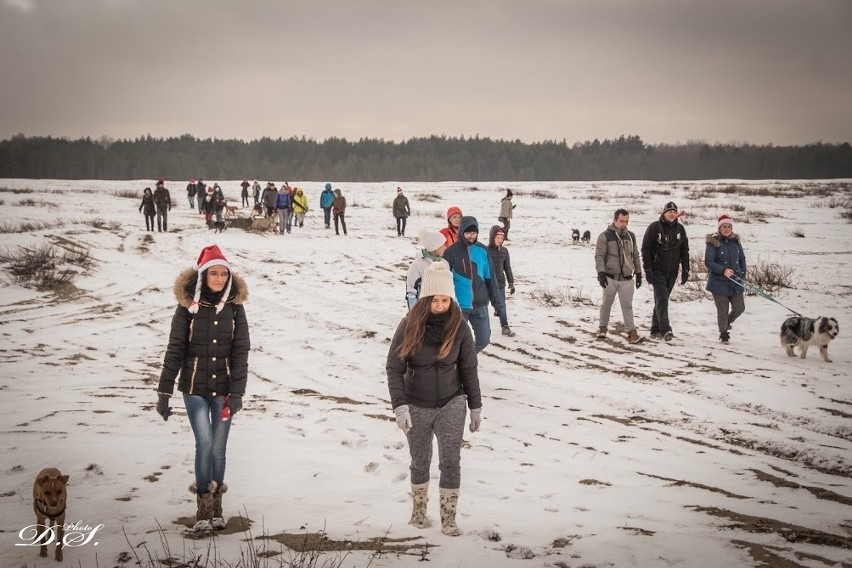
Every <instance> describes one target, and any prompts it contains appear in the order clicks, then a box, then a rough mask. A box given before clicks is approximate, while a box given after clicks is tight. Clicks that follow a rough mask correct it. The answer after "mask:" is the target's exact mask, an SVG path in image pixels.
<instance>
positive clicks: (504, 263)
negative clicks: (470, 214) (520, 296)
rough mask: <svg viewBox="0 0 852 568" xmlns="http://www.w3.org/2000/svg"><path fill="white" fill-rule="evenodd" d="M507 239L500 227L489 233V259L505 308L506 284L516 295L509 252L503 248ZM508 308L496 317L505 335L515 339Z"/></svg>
mask: <svg viewBox="0 0 852 568" xmlns="http://www.w3.org/2000/svg"><path fill="white" fill-rule="evenodd" d="M505 239H506V233H505V231H504V230H503V228H502V227H501V226H500V225H494V226H493V227H491V230H490V231H489V232H488V247H487V248H488V258H489V260H491V268H492V269H493V270H494V276H495V277H496V278H497V288H499V289H500V297H501V298H502V299H503V306H504V308H505V306H506V283H508V284H509V293H510V294H514V293H515V277H514V275H512V261H511V260H510V259H509V251H508V250H507V249H506V247H504V246H503V241H504V240H505ZM508 311H509V310H508V308H505V309H504V310H503V313H502V314H500V313H499V312H497V313H495V314H494V315H496V316H498V317H499V318H500V328H501V329H502V330H503V335H507V336H509V337H515V332H514V331H512V329H511V328H510V327H509V317H508Z"/></svg>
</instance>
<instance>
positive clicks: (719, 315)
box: [713, 293, 745, 333]
mask: <svg viewBox="0 0 852 568" xmlns="http://www.w3.org/2000/svg"><path fill="white" fill-rule="evenodd" d="M743 296H744V294H742V293H740V294H734V295H733V296H720V295H719V294H713V301H714V302H715V303H716V321H717V323H718V324H719V333H726V332H727V331H728V328H730V327H731V324H732V323H734V320H736V319H737V318H738V317H740V316H741V315H743V312H745V298H744V297H743ZM728 308H730V310H731V311H730V313H728Z"/></svg>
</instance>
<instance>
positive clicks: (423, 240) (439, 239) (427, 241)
mask: <svg viewBox="0 0 852 568" xmlns="http://www.w3.org/2000/svg"><path fill="white" fill-rule="evenodd" d="M417 238H418V239H420V244H421V245H423V248H424V249H426V250H427V251H428V252H432V251H433V250H438V249H439V248H441V246H442V245H443V244H444V243H445V242H446V239H445V238H444V235H442V234H441V233H439V232H438V231H430V230H428V229H421V230H420V232H419V233H417Z"/></svg>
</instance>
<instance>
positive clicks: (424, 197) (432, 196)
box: [417, 193, 442, 203]
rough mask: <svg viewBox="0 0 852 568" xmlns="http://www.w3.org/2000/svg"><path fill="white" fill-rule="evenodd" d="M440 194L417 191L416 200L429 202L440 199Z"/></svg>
mask: <svg viewBox="0 0 852 568" xmlns="http://www.w3.org/2000/svg"><path fill="white" fill-rule="evenodd" d="M441 199H442V198H441V196H440V195H438V194H437V193H418V194H417V200H418V201H427V202H429V203H434V202H436V201H441Z"/></svg>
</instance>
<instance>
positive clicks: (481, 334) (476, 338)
mask: <svg viewBox="0 0 852 568" xmlns="http://www.w3.org/2000/svg"><path fill="white" fill-rule="evenodd" d="M461 313H462V319H464V321H466V322H468V323H469V324H470V327H471V328H473V343H474V348H475V349H476V352H477V353H479V352H480V351H482V350H483V349H485V348H486V347H487V346H488V344H489V343H491V322H489V320H488V304H486V305H484V306H479V307H478V308H471V309H466V308H462V311H461Z"/></svg>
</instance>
